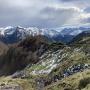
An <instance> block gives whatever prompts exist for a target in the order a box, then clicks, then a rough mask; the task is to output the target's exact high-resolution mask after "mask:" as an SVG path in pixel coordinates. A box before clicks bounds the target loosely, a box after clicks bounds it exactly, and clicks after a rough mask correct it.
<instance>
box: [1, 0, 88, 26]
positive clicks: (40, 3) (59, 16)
mask: <svg viewBox="0 0 90 90" xmlns="http://www.w3.org/2000/svg"><path fill="white" fill-rule="evenodd" d="M89 2H90V1H89V0H68V1H67V0H0V25H1V26H8V25H22V26H39V27H58V26H61V25H65V24H70V25H74V24H82V23H87V21H88V20H87V19H88V18H90V13H86V12H85V8H87V7H88V6H89Z"/></svg>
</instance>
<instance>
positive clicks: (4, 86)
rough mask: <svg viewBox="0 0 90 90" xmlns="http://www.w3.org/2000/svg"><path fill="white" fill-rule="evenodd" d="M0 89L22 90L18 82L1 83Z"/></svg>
mask: <svg viewBox="0 0 90 90" xmlns="http://www.w3.org/2000/svg"><path fill="white" fill-rule="evenodd" d="M0 90H23V88H22V87H21V86H19V85H18V84H1V85H0Z"/></svg>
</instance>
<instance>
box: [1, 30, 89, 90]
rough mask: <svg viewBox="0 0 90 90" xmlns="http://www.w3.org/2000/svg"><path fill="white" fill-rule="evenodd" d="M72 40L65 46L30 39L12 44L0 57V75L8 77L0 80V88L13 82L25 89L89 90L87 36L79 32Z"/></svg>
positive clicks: (38, 38) (36, 38)
mask: <svg viewBox="0 0 90 90" xmlns="http://www.w3.org/2000/svg"><path fill="white" fill-rule="evenodd" d="M83 33H84V34H83ZM78 37H79V38H78ZM75 38H76V39H73V41H72V42H71V43H70V44H68V45H67V44H63V43H61V42H58V43H57V42H54V43H51V42H49V41H48V38H47V37H45V36H41V35H40V36H36V37H33V36H31V37H28V38H27V39H24V40H22V41H20V42H19V43H17V44H15V45H13V46H12V47H10V48H9V50H8V51H7V52H5V53H4V54H3V55H1V56H0V68H1V70H0V75H10V76H9V77H4V78H5V79H3V77H2V78H1V79H0V83H1V85H2V83H6V82H9V83H10V85H11V87H12V84H11V83H14V84H15V83H16V84H15V85H17V84H18V85H20V87H22V88H23V89H24V90H43V89H45V90H89V89H90V87H89V84H90V79H89V78H90V43H89V42H90V34H89V32H82V33H81V34H79V35H77V36H76V37H75ZM84 42H87V43H84ZM81 76H82V77H81ZM87 80H88V81H87ZM84 82H85V84H84ZM25 83H26V84H25ZM24 84H25V85H24ZM83 85H84V86H83ZM4 86H6V84H5V85H4ZM87 88H89V89H87ZM23 89H21V90H23Z"/></svg>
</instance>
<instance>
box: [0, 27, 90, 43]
mask: <svg viewBox="0 0 90 90" xmlns="http://www.w3.org/2000/svg"><path fill="white" fill-rule="evenodd" d="M83 31H90V27H87V26H79V27H75V26H74V27H70V26H68V27H60V28H49V29H47V28H44V29H39V28H36V27H29V28H23V27H20V26H17V27H11V26H9V27H6V28H0V40H1V41H3V42H4V43H7V44H11V43H16V42H18V41H20V40H23V39H25V38H26V37H29V36H36V35H43V36H46V37H47V38H49V39H50V40H51V41H61V42H64V43H68V42H70V41H71V40H72V39H73V38H74V37H75V36H76V35H78V34H80V33H82V32H83Z"/></svg>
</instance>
